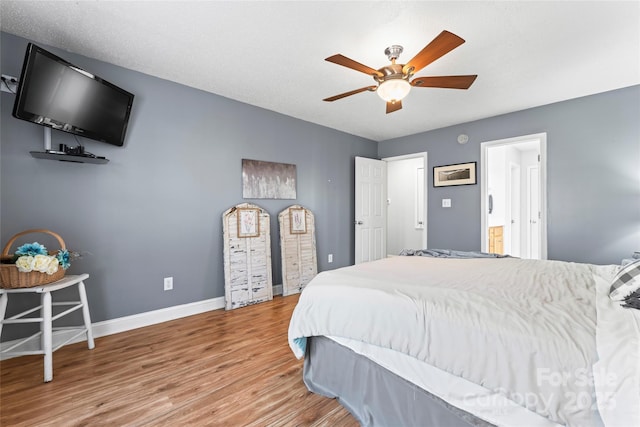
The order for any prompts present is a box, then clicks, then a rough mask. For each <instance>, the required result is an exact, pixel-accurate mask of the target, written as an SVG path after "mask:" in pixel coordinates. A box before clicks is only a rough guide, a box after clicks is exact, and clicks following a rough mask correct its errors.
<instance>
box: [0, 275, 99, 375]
mask: <svg viewBox="0 0 640 427" xmlns="http://www.w3.org/2000/svg"><path fill="white" fill-rule="evenodd" d="M88 277H89V275H88V274H80V275H77V276H66V277H64V278H63V279H61V280H58V281H57V282H53V283H49V284H48V285H42V286H34V287H32V288H17V289H0V319H2V320H1V321H0V335H2V326H3V325H9V324H13V323H40V332H37V333H35V334H33V335H31V336H30V337H28V338H25V339H23V340H21V341H19V342H18V343H16V344H14V345H12V346H10V347H9V348H6V349H3V350H2V354H7V355H12V356H24V355H28V354H44V381H45V382H49V381H51V380H52V379H53V352H54V351H56V350H57V349H59V348H60V347H62V346H63V345H65V344H67V343H69V342H70V341H72V340H74V339H76V338H77V337H79V336H80V335H82V334H85V333H86V334H87V344H88V345H89V349H92V348H94V347H95V343H94V341H93V333H92V331H91V317H90V315H89V304H88V303H87V292H86V290H85V288H84V282H83V281H84V280H85V279H87V278H88ZM73 285H78V293H79V295H80V301H65V302H54V303H52V302H51V292H54V291H57V290H60V289H64V288H68V287H69V286H73ZM27 292H31V293H37V294H40V295H41V296H40V301H41V303H40V305H39V306H37V307H35V308H32V309H29V310H27V311H23V312H22V313H20V314H16V315H15V316H12V317H10V318H8V319H5V314H6V311H7V302H8V299H9V294H19V293H27ZM52 306H71V307H69V308H67V309H66V310H64V311H62V312H61V313H58V314H56V315H55V316H53V315H52V313H53V310H52ZM80 308H82V314H83V317H84V326H73V327H55V328H54V327H53V321H54V320H57V319H60V318H61V317H63V316H66V315H67V314H69V313H71V312H73V311H76V310H78V309H80ZM38 310H40V317H26V316H27V315H29V314H31V313H33V312H35V311H38ZM54 331H56V332H58V331H60V332H62V333H60V334H58V335H61V336H64V337H63V339H62V340H61V342H56V343H55V344H56V346H55V348H54V347H53V344H54V343H53V341H54V336H53V335H54V334H53V332H54ZM38 337H39V338H40V349H38V350H20V347H21V346H24V347H26V346H28V343H29V342H30V341H32V340H34V339H35V338H38ZM56 341H57V340H56Z"/></svg>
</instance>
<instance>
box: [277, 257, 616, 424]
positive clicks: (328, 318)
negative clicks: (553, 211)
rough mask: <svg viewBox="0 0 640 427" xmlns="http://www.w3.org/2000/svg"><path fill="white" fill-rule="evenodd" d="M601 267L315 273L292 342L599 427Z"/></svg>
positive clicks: (373, 268) (496, 262)
mask: <svg viewBox="0 0 640 427" xmlns="http://www.w3.org/2000/svg"><path fill="white" fill-rule="evenodd" d="M613 268H614V267H613V266H609V267H597V266H592V265H586V264H574V263H564V262H555V261H536V260H520V259H513V258H511V259H466V260H457V259H432V258H424V257H394V258H388V259H384V260H380V261H376V262H372V263H366V264H359V265H357V266H352V267H347V268H343V269H338V270H332V271H327V272H323V273H321V274H320V275H318V276H317V277H316V278H315V279H314V280H313V281H312V282H311V283H310V284H309V285H307V287H306V288H305V290H304V291H303V293H302V295H301V297H300V300H299V303H298V306H297V307H296V309H295V311H294V314H293V317H292V320H291V324H290V328H289V342H290V345H291V348H292V350H293V351H294V353H295V354H296V356H297V357H299V358H301V357H303V355H304V337H308V336H315V335H325V336H334V337H343V338H348V339H350V340H356V341H362V342H365V343H368V344H371V345H374V346H379V347H383V348H388V349H391V350H393V351H397V352H401V353H404V354H407V355H409V356H411V357H413V358H415V359H417V360H419V361H421V362H426V363H428V364H430V365H433V366H434V367H436V368H438V369H440V370H443V371H445V372H448V373H450V374H453V375H455V376H457V377H461V378H464V379H465V380H468V381H470V382H472V383H475V384H478V385H481V386H483V387H484V388H486V389H489V390H492V391H493V392H494V393H499V394H501V395H503V396H504V397H506V398H508V399H510V400H511V401H514V402H520V403H522V404H523V406H525V407H526V408H527V409H529V410H531V411H533V412H535V413H537V414H538V415H540V416H543V417H545V418H547V419H548V420H549V421H551V422H556V423H560V424H570V425H601V419H600V416H599V413H598V411H596V410H595V408H596V403H595V400H594V399H593V398H594V397H595V395H596V394H595V390H594V387H593V382H592V381H588V379H589V378H590V377H589V375H590V373H591V368H592V366H593V364H594V363H595V362H596V360H597V351H596V339H595V336H596V304H595V295H596V289H595V281H594V280H593V274H596V275H604V276H605V277H610V276H611V275H612V274H613V271H614V270H613Z"/></svg>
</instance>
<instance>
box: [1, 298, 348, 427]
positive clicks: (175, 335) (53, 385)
mask: <svg viewBox="0 0 640 427" xmlns="http://www.w3.org/2000/svg"><path fill="white" fill-rule="evenodd" d="M297 300H298V296H288V297H275V298H274V300H273V301H270V302H266V303H261V304H257V305H253V306H250V307H244V308H240V309H237V310H233V311H228V312H226V311H224V310H216V311H212V312H208V313H204V314H199V315H196V316H190V317H186V318H183V319H178V320H174V321H171V322H165V323H162V324H159V325H154V326H149V327H146V328H140V329H136V330H132V331H128V332H124V333H120V334H114V335H110V336H106V337H102V338H98V339H97V340H96V348H95V349H93V350H88V349H87V347H86V342H81V343H76V344H71V345H68V346H65V347H63V348H61V349H59V350H58V351H56V352H55V353H53V375H54V378H53V381H52V382H50V383H43V382H42V375H43V362H42V356H22V357H18V358H14V359H9V360H5V361H2V362H0V389H1V391H0V425H1V426H5V427H8V426H45V425H50V426H82V425H90V426H105V425H108V426H185V425H192V426H204V425H220V426H357V425H358V423H357V422H356V421H355V419H354V418H353V417H352V416H351V415H350V414H349V412H348V411H346V410H345V409H344V408H343V407H341V406H340V405H339V404H338V403H337V402H336V401H335V400H334V399H328V398H325V397H321V396H318V395H315V394H312V393H310V392H308V391H307V389H306V387H305V386H304V384H303V382H302V361H299V360H297V359H296V358H295V357H294V356H293V353H292V352H291V350H290V349H289V346H288V343H287V329H288V325H289V319H290V317H291V313H292V311H293V308H294V306H295V304H296V302H297Z"/></svg>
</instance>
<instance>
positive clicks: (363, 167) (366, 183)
mask: <svg viewBox="0 0 640 427" xmlns="http://www.w3.org/2000/svg"><path fill="white" fill-rule="evenodd" d="M386 200H387V163H386V162H384V161H382V160H375V159H368V158H365V157H356V176H355V212H356V217H355V262H356V264H359V263H361V262H368V261H374V260H377V259H381V258H383V257H385V254H386V253H387V247H386V246H387V244H386V234H387V231H386V223H387V220H386V206H385V203H386Z"/></svg>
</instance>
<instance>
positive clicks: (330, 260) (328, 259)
mask: <svg viewBox="0 0 640 427" xmlns="http://www.w3.org/2000/svg"><path fill="white" fill-rule="evenodd" d="M327 262H328V263H332V262H333V254H329V255H328V256H327Z"/></svg>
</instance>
